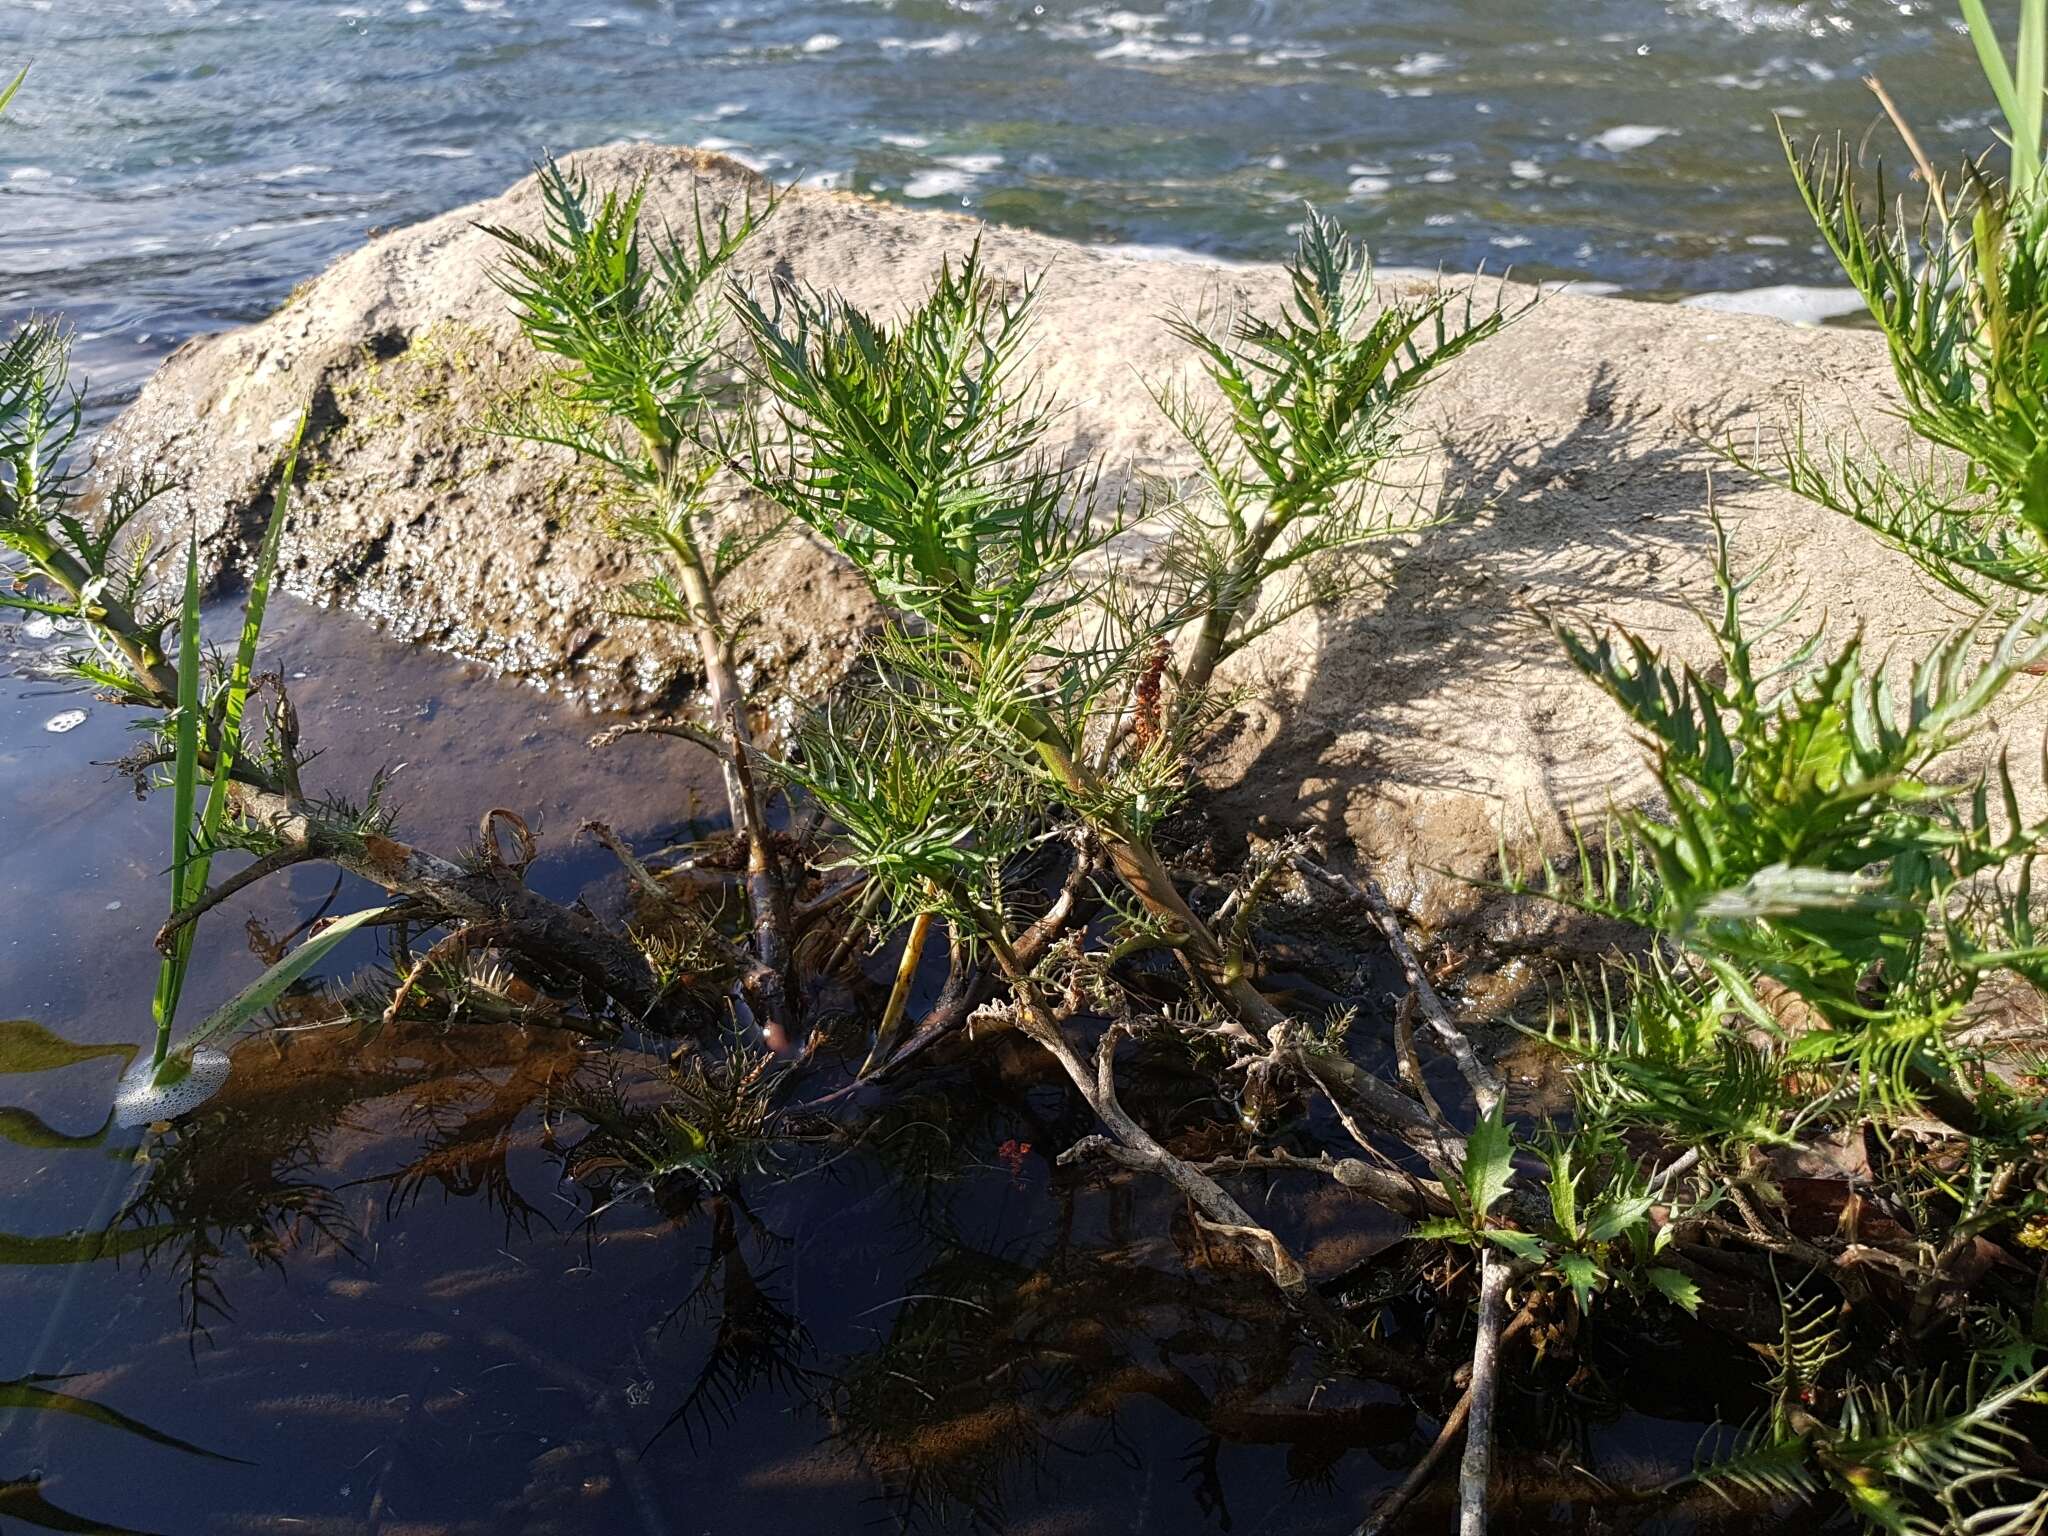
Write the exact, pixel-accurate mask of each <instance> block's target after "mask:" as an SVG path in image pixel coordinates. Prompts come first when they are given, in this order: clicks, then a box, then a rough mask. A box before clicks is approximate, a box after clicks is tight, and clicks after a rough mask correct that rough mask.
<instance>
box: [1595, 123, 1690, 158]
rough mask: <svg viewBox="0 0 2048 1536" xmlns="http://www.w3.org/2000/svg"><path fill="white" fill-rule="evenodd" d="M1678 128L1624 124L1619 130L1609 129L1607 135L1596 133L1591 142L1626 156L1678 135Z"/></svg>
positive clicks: (1613, 152) (1609, 151)
mask: <svg viewBox="0 0 2048 1536" xmlns="http://www.w3.org/2000/svg"><path fill="white" fill-rule="evenodd" d="M1677 132H1678V130H1677V129H1676V128H1658V127H1654V126H1652V125H1650V124H1648V123H1623V124H1622V125H1621V126H1620V127H1619V128H1609V129H1608V130H1607V131H1606V132H1605V133H1596V134H1594V135H1593V137H1592V139H1591V140H1590V142H1591V143H1593V144H1597V145H1598V146H1599V147H1600V148H1602V149H1604V150H1606V151H1607V152H1608V153H1609V154H1615V155H1621V154H1626V153H1628V151H1630V150H1632V149H1641V148H1642V147H1643V146H1644V145H1646V144H1654V143H1656V142H1657V141H1658V140H1659V139H1662V138H1668V137H1670V136H1671V135H1673V134H1675V133H1677Z"/></svg>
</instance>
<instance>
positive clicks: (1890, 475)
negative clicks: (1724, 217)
mask: <svg viewBox="0 0 2048 1536" xmlns="http://www.w3.org/2000/svg"><path fill="white" fill-rule="evenodd" d="M1963 14H1964V17H1965V19H1966V20H1967V22H1968V24H1969V30H1970V34H1971V37H1972V40H1973V41H1974V43H1975V44H1976V48H1977V53H1978V57H1979V59H1980V60H1981V61H1982V63H1983V66H1984V70H1985V75H1986V78H1987V79H1988V80H1989V82H1990V83H1991V86H1992V90H1993V93H1994V95H1995V96H1996V97H1997V99H1998V103H1999V106H2000V108H2001V110H2002V111H2003V113H2004V115H2005V119H2006V126H2007V134H2006V141H2007V143H2008V145H2009V147H2010V162H2011V163H2010V172H2009V174H2008V175H2007V176H2006V177H2005V178H2004V179H2002V180H2001V179H1998V178H1996V177H1995V176H1994V175H1993V174H1992V173H1991V172H1990V170H1989V169H1988V168H1987V166H1986V164H1985V162H1984V161H1982V160H1976V161H1970V162H1966V163H1965V164H1964V165H1963V167H1962V169H1961V172H1960V174H1959V176H1958V177H1957V178H1956V179H1955V181H1954V182H1953V183H1950V182H1948V181H1946V180H1945V179H1944V178H1943V177H1942V176H1941V175H1940V174H1939V173H1938V172H1937V171H1936V170H1935V168H1934V167H1933V166H1932V165H1930V164H1929V163H1928V162H1927V160H1926V159H1925V157H1924V155H1922V154H1921V152H1920V148H1919V144H1918V141H1917V140H1916V139H1914V138H1913V137H1912V135H1911V131H1910V129H1908V128H1907V127H1906V125H1905V123H1904V120H1903V119H1897V121H1898V123H1899V127H1900V130H1901V132H1902V133H1903V134H1904V135H1905V136H1906V141H1907V144H1908V147H1909V148H1910V149H1911V150H1912V151H1913V154H1914V156H1915V158H1916V159H1917V160H1918V162H1919V171H1920V175H1921V179H1922V181H1923V183H1924V185H1923V191H1922V195H1923V198H1924V202H1923V204H1922V207H1921V210H1920V212H1919V213H1918V214H1917V216H1912V215H1909V214H1908V213H1907V211H1906V209H1905V206H1904V204H1903V202H1901V203H1899V204H1897V205H1894V203H1893V202H1892V201H1890V199H1889V198H1888V196H1887V193H1886V188H1885V183H1884V178H1883V173H1882V171H1881V170H1880V171H1879V172H1878V173H1877V175H1876V176H1875V178H1874V179H1873V180H1874V185H1873V186H1871V187H1870V188H1869V196H1868V197H1867V198H1866V196H1865V192H1866V187H1865V183H1864V179H1863V178H1862V176H1861V175H1860V174H1859V173H1858V171H1857V170H1856V167H1855V164H1854V161H1853V159H1852V157H1851V154H1850V152H1849V148H1848V146H1847V144H1846V142H1837V143H1835V144H1834V145H1832V146H1827V145H1816V146H1814V147H1813V148H1811V149H1810V150H1808V151H1807V152H1806V153H1804V154H1802V153H1801V152H1800V151H1799V150H1798V149H1796V148H1795V147H1794V146H1793V144H1792V142H1791V140H1790V139H1789V138H1784V139H1783V142H1784V145H1785V153H1786V156H1787V159H1788V161H1789V162H1790V164H1791V167H1792V172H1793V177H1794V180H1795V182H1796V183H1797V185H1798V188H1799V191H1800V194H1801V196H1802V197H1803V198H1804V200H1805V203H1806V206H1807V209H1808V212H1809V213H1810V214H1811V216H1812V218H1813V221H1814V223H1815V225H1816V227H1817V228H1818V229H1819V231H1820V233H1821V236H1822V238H1823V239H1824V240H1825V242H1826V243H1827V245H1828V248H1829V249H1830V250H1831V251H1832V253H1833V254H1834V256H1835V259H1836V261H1837V262H1838V263H1839V264H1840V266H1841V268H1842V271H1843V273H1844V275H1845V276H1846V277H1847V278H1848V279H1849V281H1850V282H1851V283H1852V284H1854V285H1855V287H1856V289H1857V290H1858V291H1859V292H1860V293H1861V294H1862V296H1863V299H1864V302H1865V303H1866V305H1867V306H1868V308H1869V311H1870V315H1871V318H1872V319H1873V320H1875V321H1876V322H1877V325H1878V328H1879V330H1880V331H1881V332H1882V333H1883V335H1884V338H1885V342H1886V345H1887V348H1888V349H1889V352H1890V356H1891V363H1892V372H1893V376H1894V377H1895V378H1896V380H1897V382H1898V387H1899V392H1900V395H1901V397H1902V405H1903V411H1902V415H1903V417H1904V420H1905V422H1906V424H1907V426H1908V427H1910V428H1911V430H1912V431H1913V433H1914V434H1915V435H1916V437H1918V438H1919V439H1920V440H1922V442H1924V443H1925V444H1927V445H1930V446H1931V447H1932V448H1933V449H1935V450H1940V452H1938V453H1927V454H1924V455H1922V456H1919V457H1913V456H1908V457H1906V458H1905V459H1904V460H1903V461H1901V460H1899V459H1897V458H1888V457H1885V456H1882V455H1878V454H1873V453H1870V452H1868V451H1867V450H1866V448H1865V446H1864V445H1860V444H1849V445H1832V444H1830V445H1821V446H1819V447H1815V446H1814V445H1811V444H1809V443H1808V442H1807V441H1806V439H1805V435H1804V433H1803V432H1802V433H1800V434H1798V435H1796V436H1795V438H1794V440H1793V442H1792V443H1791V445H1790V447H1789V449H1788V451H1787V452H1786V453H1785V454H1784V455H1783V456H1782V458H1781V460H1780V462H1778V463H1777V464H1776V465H1773V466H1760V465H1753V466H1752V467H1760V468H1763V469H1764V470H1765V472H1766V473H1770V474H1773V475H1774V476H1775V477H1776V478H1778V479H1780V480H1781V481H1782V482H1783V483H1784V484H1786V485H1787V486H1788V487H1789V488H1790V489H1792V490H1793V491H1795V492H1797V493H1798V494H1800V495H1802V496H1805V497H1807V498H1809V499H1811V500H1813V501H1815V502H1817V503H1819V504H1820V505H1822V506H1825V507H1828V508H1831V509H1832V510H1834V511H1837V512H1840V513H1842V514H1844V515H1846V516H1848V517H1851V518H1853V519H1854V520H1856V521H1857V522H1859V523H1861V524H1862V525H1863V526H1865V527H1867V528H1869V529H1870V530H1871V531H1873V532H1874V533H1876V534H1877V535H1878V536H1879V537H1880V538H1882V539H1884V540H1885V541H1886V542H1887V543H1889V544H1891V545H1893V546H1894V547H1896V548H1898V549H1900V550H1901V551H1903V552H1904V553H1905V554H1907V555H1909V556H1910V557H1911V558H1912V559H1913V560H1914V561H1916V562H1917V563H1918V564H1919V565H1920V566H1921V568H1922V569H1923V570H1925V571H1926V572H1927V573H1928V574H1929V575H1930V576H1931V577H1933V578H1934V579H1935V580H1936V581H1937V582H1939V583H1940V584H1941V585H1942V586H1943V587H1945V588H1947V589H1948V590H1950V591H1951V592H1953V593H1955V594H1957V595H1958V596H1960V597H1962V598H1965V599H1967V600H1968V601H1969V602H1970V603H1972V604H1973V605H1978V606H1982V605H1985V604H1987V603H1991V604H2007V603H2010V602H2011V601H2012V600H2013V597H2014V595H2015V594H2018V595H2020V596H2021V597H2022V598H2024V597H2027V596H2033V595H2038V594H2040V593H2042V592H2044V591H2048V437H2044V434H2043V432H2042V429H2041V423H2042V422H2043V420H2044V419H2048V348H2044V346H2043V338H2044V335H2048V329H2044V328H2048V189H2044V186H2043V182H2042V176H2041V143H2042V82H2043V79H2044V70H2048V21H2044V12H2043V10H2042V6H2041V3H2040V0H2021V5H2020V28H2019V37H2018V42H2017V50H2016V57H2015V60H2014V62H2013V64H2012V65H2011V66H2008V64H2007V62H2006V59H2005V57H2004V55H2003V53H2002V51H2001V47H2000V44H1999V41H1998V38H1997V36H1996V34H1995V32H1994V30H1993V28H1992V25H1991V22H1990V18H1989V16H1988V15H1987V13H1986V11H1985V9H1984V6H1983V4H1982V0H1963ZM1883 99H1884V100H1885V103H1886V105H1887V108H1888V109H1889V108H1890V105H1891V104H1890V99H1889V98H1888V97H1885V98H1883ZM1949 456H1952V457H1949Z"/></svg>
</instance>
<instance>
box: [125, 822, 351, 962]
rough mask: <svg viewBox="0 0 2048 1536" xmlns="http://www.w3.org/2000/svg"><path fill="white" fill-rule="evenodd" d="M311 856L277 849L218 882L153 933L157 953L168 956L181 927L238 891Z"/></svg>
mask: <svg viewBox="0 0 2048 1536" xmlns="http://www.w3.org/2000/svg"><path fill="white" fill-rule="evenodd" d="M312 857H313V855H312V854H310V853H307V852H306V851H305V850H304V849H303V848H279V849H277V850H276V851H274V852H271V853H266V854H264V855H263V857H262V858H260V859H258V860H256V861H255V863H253V864H251V865H250V866H249V867H248V868H247V869H238V870H236V871H235V873H233V874H232V875H230V876H228V877H227V879H225V880H223V881H221V883H220V884H219V885H216V886H213V887H211V888H210V889H208V890H207V891H206V892H205V894H203V895H202V896H200V898H199V899H198V900H197V901H195V902H193V903H192V905H191V906H189V907H185V908H183V909H181V910H180V911H177V912H173V913H172V914H171V915H170V917H169V918H167V919H166V920H165V922H164V925H163V927H161V928H159V929H157V931H156V947H157V953H159V954H164V955H168V954H169V953H170V952H171V941H172V939H174V938H175V937H177V933H178V930H179V929H180V928H185V927H189V926H190V925H191V924H193V923H196V922H198V921H199V919H200V918H202V917H204V916H205V915H206V914H207V913H208V912H211V911H212V910H213V909H214V908H215V907H217V906H219V905H220V904H221V903H222V902H224V901H226V900H228V899H229V898H230V897H232V896H234V895H236V894H237V893H238V892H241V891H246V890H247V889H248V888H249V887H250V886H252V885H254V884H256V882H257V881H259V880H267V879H269V878H270V876H272V875H274V874H277V873H278V872H279V871H280V870H286V869H290V868H291V867H292V866H293V865H294V864H304V863H306V862H308V861H309V860H311V859H312Z"/></svg>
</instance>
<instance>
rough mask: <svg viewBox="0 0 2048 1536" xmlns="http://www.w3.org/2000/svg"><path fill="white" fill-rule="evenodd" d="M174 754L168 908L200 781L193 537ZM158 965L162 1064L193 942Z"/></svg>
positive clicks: (176, 898) (156, 1057) (179, 897)
mask: <svg viewBox="0 0 2048 1536" xmlns="http://www.w3.org/2000/svg"><path fill="white" fill-rule="evenodd" d="M175 742H176V752H177V755H176V758H175V760H174V761H173V764H172V769H171V910H172V911H173V912H176V911H177V910H179V909H180V908H181V907H183V906H185V905H186V903H187V901H188V899H189V898H188V897H187V895H186V890H187V874H188V871H189V868H190V865H191V859H192V806H193V802H194V800H195V799H196V798H197V795H198V783H199V543H198V540H197V539H196V538H195V539H194V540H192V541H191V542H190V543H188V544H187V546H186V549H185V597H184V606H183V608H182V609H181V612H180V618H179V622H178V717H177V721H176V724H175ZM179 937H180V942H179V943H178V944H176V945H174V946H173V947H172V951H171V953H170V954H168V955H166V956H165V957H164V961H163V964H162V965H161V966H159V967H158V968H157V981H156V997H155V998H154V1000H153V1001H152V1003H151V1012H152V1013H153V1014H154V1015H155V1018H156V1047H155V1053H154V1054H153V1055H152V1056H151V1058H150V1060H151V1064H152V1065H154V1066H159V1067H160V1066H162V1065H163V1063H164V1058H165V1056H166V1055H168V1054H169V1052H170V1046H171V1021H172V1020H173V1019H174V1018H176V1016H177V1012H178V998H179V995H180V994H181V993H182V992H183V991H184V990H185V972H186V969H187V968H188V966H189V965H190V963H191V959H192V946H191V943H190V942H189V940H187V939H186V937H185V935H184V934H181V935H180V936H179Z"/></svg>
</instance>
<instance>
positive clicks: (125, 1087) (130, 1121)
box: [114, 1045, 228, 1129]
mask: <svg viewBox="0 0 2048 1536" xmlns="http://www.w3.org/2000/svg"><path fill="white" fill-rule="evenodd" d="M155 1076H156V1069H155V1067H154V1065H153V1064H152V1063H151V1062H150V1059H149V1058H148V1057H147V1056H138V1057H137V1058H136V1059H135V1064H134V1065H133V1066H131V1067H130V1068H129V1069H128V1070H127V1071H126V1072H123V1073H122V1074H121V1081H120V1084H119V1086H117V1087H116V1088H115V1090H114V1123H115V1124H116V1125H119V1126H123V1127H127V1128H129V1129H133V1128H134V1127H135V1126H138V1125H154V1124H156V1123H157V1122H158V1121H159V1120H175V1119H177V1118H178V1116H180V1115H182V1114H185V1113H187V1112H188V1111H190V1110H194V1109H197V1108H198V1107H199V1106H200V1105H202V1104H204V1103H205V1102H206V1101H207V1100H208V1099H210V1098H212V1097H213V1096H214V1095H215V1094H216V1093H218V1092H220V1090H221V1085H222V1084H224V1083H225V1082H227V1080H228V1058H227V1053H226V1052H225V1051H216V1050H214V1049H213V1048H212V1047H210V1046H204V1045H202V1046H200V1047H199V1048H198V1049H197V1050H195V1051H194V1052H193V1053H192V1056H191V1061H190V1064H189V1068H188V1070H187V1071H186V1073H185V1075H184V1076H183V1077H181V1078H179V1079H178V1080H177V1081H176V1082H175V1083H166V1084H163V1085H162V1086H159V1085H158V1084H157V1083H156V1082H154V1081H153V1080H152V1079H154V1078H155Z"/></svg>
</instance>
